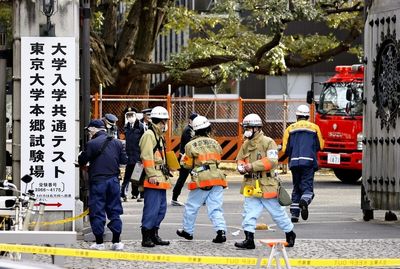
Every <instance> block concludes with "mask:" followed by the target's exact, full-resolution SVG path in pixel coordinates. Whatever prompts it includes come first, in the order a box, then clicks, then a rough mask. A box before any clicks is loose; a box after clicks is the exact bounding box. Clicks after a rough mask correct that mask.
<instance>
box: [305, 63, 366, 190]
mask: <svg viewBox="0 0 400 269" xmlns="http://www.w3.org/2000/svg"><path fill="white" fill-rule="evenodd" d="M335 71H336V74H335V75H334V76H332V77H330V78H329V79H328V80H327V81H325V82H324V83H322V84H323V90H322V92H321V96H320V98H319V102H318V103H316V106H315V107H316V115H315V123H316V124H317V125H318V126H319V128H320V129H321V132H322V136H323V138H324V140H325V148H324V149H323V150H322V151H320V152H319V153H318V164H319V167H322V168H331V169H332V170H333V172H334V173H335V175H336V177H337V178H339V179H340V180H341V181H342V182H344V183H354V182H357V181H358V180H359V179H360V177H361V169H362V124H363V117H362V113H363V85H364V83H363V79H364V66H363V65H351V66H336V68H335ZM307 102H308V103H309V104H311V103H312V102H314V91H313V90H311V91H309V92H308V93H307Z"/></svg>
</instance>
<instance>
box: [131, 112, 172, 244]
mask: <svg viewBox="0 0 400 269" xmlns="http://www.w3.org/2000/svg"><path fill="white" fill-rule="evenodd" d="M150 116H151V122H149V129H148V130H147V131H146V132H145V133H144V134H143V136H142V138H141V139H140V141H139V145H140V152H141V153H140V158H141V160H142V163H143V168H144V171H145V173H146V174H145V179H144V183H143V187H144V206H143V215H142V246H143V247H154V246H155V245H169V241H163V240H162V239H161V238H160V237H159V235H158V230H159V228H160V224H161V222H162V220H163V219H164V217H165V214H166V212H167V197H166V193H167V189H170V188H171V183H170V180H169V174H170V172H169V171H168V167H167V164H166V156H165V140H164V134H165V132H166V131H167V130H168V120H169V115H168V111H167V110H166V109H165V108H164V107H161V106H156V107H154V108H153V109H152V110H151V114H150Z"/></svg>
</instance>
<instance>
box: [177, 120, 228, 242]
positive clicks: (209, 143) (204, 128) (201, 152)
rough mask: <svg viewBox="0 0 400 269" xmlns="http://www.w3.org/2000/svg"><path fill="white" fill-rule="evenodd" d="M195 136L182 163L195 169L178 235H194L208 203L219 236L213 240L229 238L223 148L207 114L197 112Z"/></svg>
mask: <svg viewBox="0 0 400 269" xmlns="http://www.w3.org/2000/svg"><path fill="white" fill-rule="evenodd" d="M193 130H194V131H195V137H194V138H193V139H192V140H191V141H190V142H189V143H187V145H186V147H185V154H184V155H183V157H182V161H181V163H182V164H183V166H184V167H185V168H186V169H190V170H191V174H192V180H191V182H190V183H189V184H188V188H189V190H190V192H189V196H188V199H187V200H186V203H185V212H184V214H183V229H179V230H177V231H176V233H177V235H179V236H180V237H183V238H185V239H187V240H192V239H193V234H194V225H195V221H196V217H197V214H198V212H199V209H200V207H201V206H202V205H203V204H204V203H205V204H206V206H207V212H208V218H209V219H210V220H211V222H212V224H213V226H214V230H215V232H216V233H217V236H216V237H215V238H214V239H213V240H212V242H213V243H223V242H225V241H226V236H225V234H226V223H225V219H224V215H223V214H224V213H223V209H222V204H223V199H224V196H223V191H224V188H225V187H227V182H226V180H225V175H224V173H223V172H222V171H221V170H220V169H218V163H219V162H220V161H221V154H222V148H221V146H220V145H219V144H218V142H217V141H216V140H215V139H213V138H210V137H209V135H210V132H211V124H210V122H209V121H208V119H207V118H206V117H203V116H197V117H195V118H194V120H193Z"/></svg>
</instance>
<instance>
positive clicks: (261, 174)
mask: <svg viewBox="0 0 400 269" xmlns="http://www.w3.org/2000/svg"><path fill="white" fill-rule="evenodd" d="M243 128H244V136H245V138H246V140H245V141H244V143H243V145H242V146H241V148H240V150H239V153H238V156H237V158H236V160H237V170H238V171H239V172H240V173H241V174H242V175H244V179H243V183H242V187H241V190H240V193H241V194H244V195H245V199H244V206H243V207H244V212H243V222H242V227H243V230H244V233H245V236H246V239H245V240H244V241H242V242H236V243H235V246H236V247H238V248H242V249H254V248H255V244H254V232H255V228H256V222H257V219H258V217H259V216H260V215H261V213H262V211H263V209H264V208H265V209H266V210H267V211H268V212H269V214H270V215H271V217H272V219H273V220H274V222H275V223H276V224H277V226H278V227H279V228H280V229H281V230H283V231H284V232H285V233H286V241H287V242H288V247H293V245H294V242H295V239H296V234H295V233H294V232H293V227H294V225H293V223H292V222H291V221H290V219H289V217H288V215H287V213H286V211H285V208H284V207H282V206H281V205H280V204H279V202H278V199H277V196H278V186H279V181H278V179H277V178H276V175H275V171H274V168H275V167H276V165H277V164H278V150H277V145H276V144H275V141H274V140H273V139H272V138H270V137H267V136H265V135H264V133H263V131H262V130H261V128H262V121H261V118H260V116H258V115H257V114H249V115H247V116H246V117H245V118H244V119H243ZM257 187H258V188H257Z"/></svg>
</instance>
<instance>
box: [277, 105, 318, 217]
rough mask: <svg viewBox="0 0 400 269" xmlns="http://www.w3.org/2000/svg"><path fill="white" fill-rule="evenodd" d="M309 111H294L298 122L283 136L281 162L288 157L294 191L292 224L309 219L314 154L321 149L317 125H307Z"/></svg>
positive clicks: (305, 107) (314, 163)
mask: <svg viewBox="0 0 400 269" xmlns="http://www.w3.org/2000/svg"><path fill="white" fill-rule="evenodd" d="M309 117H310V109H309V108H308V106H306V105H300V106H299V107H298V108H297V111H296V118H297V122H295V123H293V124H291V125H290V126H289V127H287V128H286V130H285V133H284V135H283V141H282V143H283V145H282V151H283V153H284V155H283V156H281V158H280V161H281V160H284V159H285V158H286V157H289V169H290V171H291V172H292V181H293V191H292V202H293V203H292V204H291V205H290V213H291V215H292V217H291V220H292V222H298V221H299V215H300V211H301V218H302V219H303V220H307V219H308V205H309V204H310V203H311V201H312V199H313V198H314V172H315V171H317V170H318V162H317V152H318V151H319V150H321V149H323V148H324V140H323V138H322V134H321V131H320V129H319V127H318V125H316V124H314V123H312V122H309V121H308V118H309Z"/></svg>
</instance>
